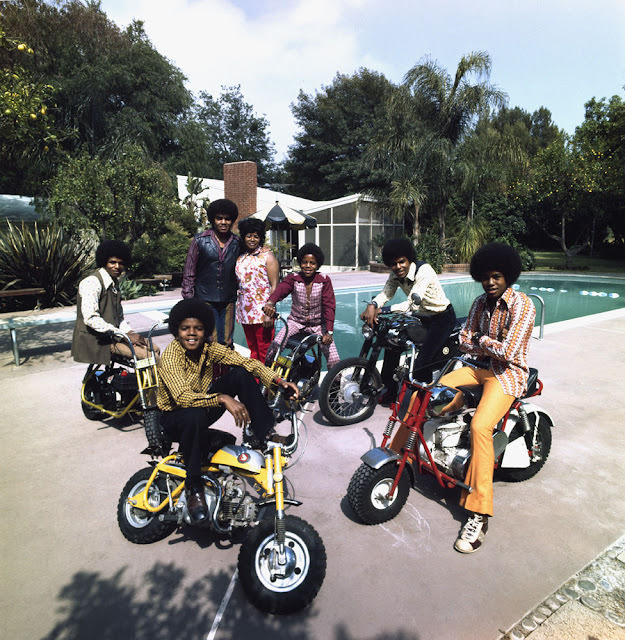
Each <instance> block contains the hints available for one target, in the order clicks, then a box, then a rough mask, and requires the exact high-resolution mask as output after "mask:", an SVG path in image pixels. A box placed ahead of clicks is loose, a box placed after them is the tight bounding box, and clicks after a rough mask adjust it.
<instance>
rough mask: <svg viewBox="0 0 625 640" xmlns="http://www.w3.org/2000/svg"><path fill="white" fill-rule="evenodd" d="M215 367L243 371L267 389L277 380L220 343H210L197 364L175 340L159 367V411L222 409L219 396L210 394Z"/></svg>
mask: <svg viewBox="0 0 625 640" xmlns="http://www.w3.org/2000/svg"><path fill="white" fill-rule="evenodd" d="M215 364H223V365H234V366H238V367H243V368H244V369H246V370H247V371H249V372H250V373H251V374H252V375H254V376H255V377H256V378H259V379H260V381H261V382H262V383H263V384H264V385H265V386H266V387H269V386H270V385H271V384H272V383H273V381H274V379H276V378H277V375H276V372H275V371H273V370H272V369H270V368H269V367H265V366H264V365H263V364H261V363H260V362H259V361H258V360H253V359H251V358H244V357H243V356H242V355H241V354H239V353H237V352H236V351H233V350H232V349H229V348H228V347H225V346H224V345H222V344H219V343H217V342H207V343H206V344H205V345H204V348H203V349H202V353H201V355H200V358H199V359H198V360H195V359H193V358H190V357H189V356H188V355H187V352H186V349H185V348H184V347H183V346H182V345H181V344H180V342H178V340H173V341H172V342H171V343H170V344H169V345H167V348H166V349H165V351H163V353H162V355H161V360H160V362H159V364H158V375H159V385H158V396H157V404H158V408H159V409H160V410H161V411H173V410H174V409H179V408H183V409H186V408H189V407H219V406H220V404H219V401H218V399H217V398H218V396H219V394H218V393H210V386H211V384H212V382H213V378H214V372H213V365H215Z"/></svg>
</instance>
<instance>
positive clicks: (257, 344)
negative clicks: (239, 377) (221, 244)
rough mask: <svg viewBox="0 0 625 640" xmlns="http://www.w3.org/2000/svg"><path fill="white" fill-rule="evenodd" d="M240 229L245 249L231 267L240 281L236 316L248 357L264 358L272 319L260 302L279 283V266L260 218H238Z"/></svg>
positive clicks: (262, 302)
mask: <svg viewBox="0 0 625 640" xmlns="http://www.w3.org/2000/svg"><path fill="white" fill-rule="evenodd" d="M239 233H240V235H241V239H242V240H243V249H244V251H243V253H242V254H241V255H240V256H239V257H238V258H237V262H236V265H235V268H234V270H235V273H236V276H237V280H238V282H239V289H238V293H237V304H236V315H235V319H236V321H237V322H239V323H240V324H241V325H242V326H243V331H244V332H245V339H246V340H247V346H248V347H249V349H250V358H254V359H256V360H260V361H261V362H265V357H266V355H267V349H268V348H269V345H270V344H271V341H272V340H273V335H274V329H273V319H272V318H269V317H268V316H266V315H265V313H264V312H263V306H264V304H265V303H266V302H267V300H268V299H269V295H270V294H271V293H272V292H273V290H274V289H275V288H276V287H277V286H278V280H279V273H280V266H279V265H278V261H277V260H276V257H275V256H274V255H273V252H272V251H271V249H270V248H269V247H265V246H264V244H265V223H264V222H263V221H262V220H256V219H254V218H245V219H243V220H241V222H239Z"/></svg>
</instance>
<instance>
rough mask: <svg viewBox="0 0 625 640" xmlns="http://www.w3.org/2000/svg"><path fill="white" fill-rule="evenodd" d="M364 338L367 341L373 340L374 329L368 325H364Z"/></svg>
mask: <svg viewBox="0 0 625 640" xmlns="http://www.w3.org/2000/svg"><path fill="white" fill-rule="evenodd" d="M362 337H363V338H364V339H365V340H371V338H373V329H372V328H371V327H370V326H369V325H368V324H363V325H362Z"/></svg>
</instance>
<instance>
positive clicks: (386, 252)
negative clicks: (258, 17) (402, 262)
mask: <svg viewBox="0 0 625 640" xmlns="http://www.w3.org/2000/svg"><path fill="white" fill-rule="evenodd" d="M398 258H408V260H410V262H414V261H415V260H416V259H417V253H416V251H415V248H414V245H413V244H412V242H410V240H408V239H407V238H394V239H393V240H389V241H388V242H387V243H386V244H385V245H384V246H383V247H382V262H384V264H385V265H386V266H387V267H390V266H391V264H392V263H393V262H395V260H397V259H398Z"/></svg>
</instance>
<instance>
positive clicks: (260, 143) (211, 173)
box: [194, 86, 276, 184]
mask: <svg viewBox="0 0 625 640" xmlns="http://www.w3.org/2000/svg"><path fill="white" fill-rule="evenodd" d="M194 119H195V121H196V122H197V123H199V126H200V128H201V130H202V133H203V139H204V140H205V141H206V147H205V148H206V162H207V165H206V166H205V167H204V169H203V170H202V171H201V172H200V173H198V172H197V171H196V174H198V175H204V176H208V177H216V176H220V175H221V174H222V166H223V165H224V163H226V162H240V161H242V160H249V161H251V162H255V163H256V165H257V168H258V179H259V182H260V183H261V184H268V183H271V182H273V180H274V177H275V171H276V166H275V164H274V161H273V157H274V155H275V148H274V145H273V143H272V142H271V141H270V139H269V133H268V127H269V121H268V120H267V118H265V117H264V116H258V115H256V114H255V113H254V107H253V106H252V105H250V104H249V103H247V102H245V99H244V97H243V94H242V93H241V87H240V86H235V87H222V92H221V94H220V96H219V97H218V98H213V96H212V95H211V94H209V93H207V92H205V91H202V92H201V93H200V102H199V104H197V105H196V106H195V108H194Z"/></svg>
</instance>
